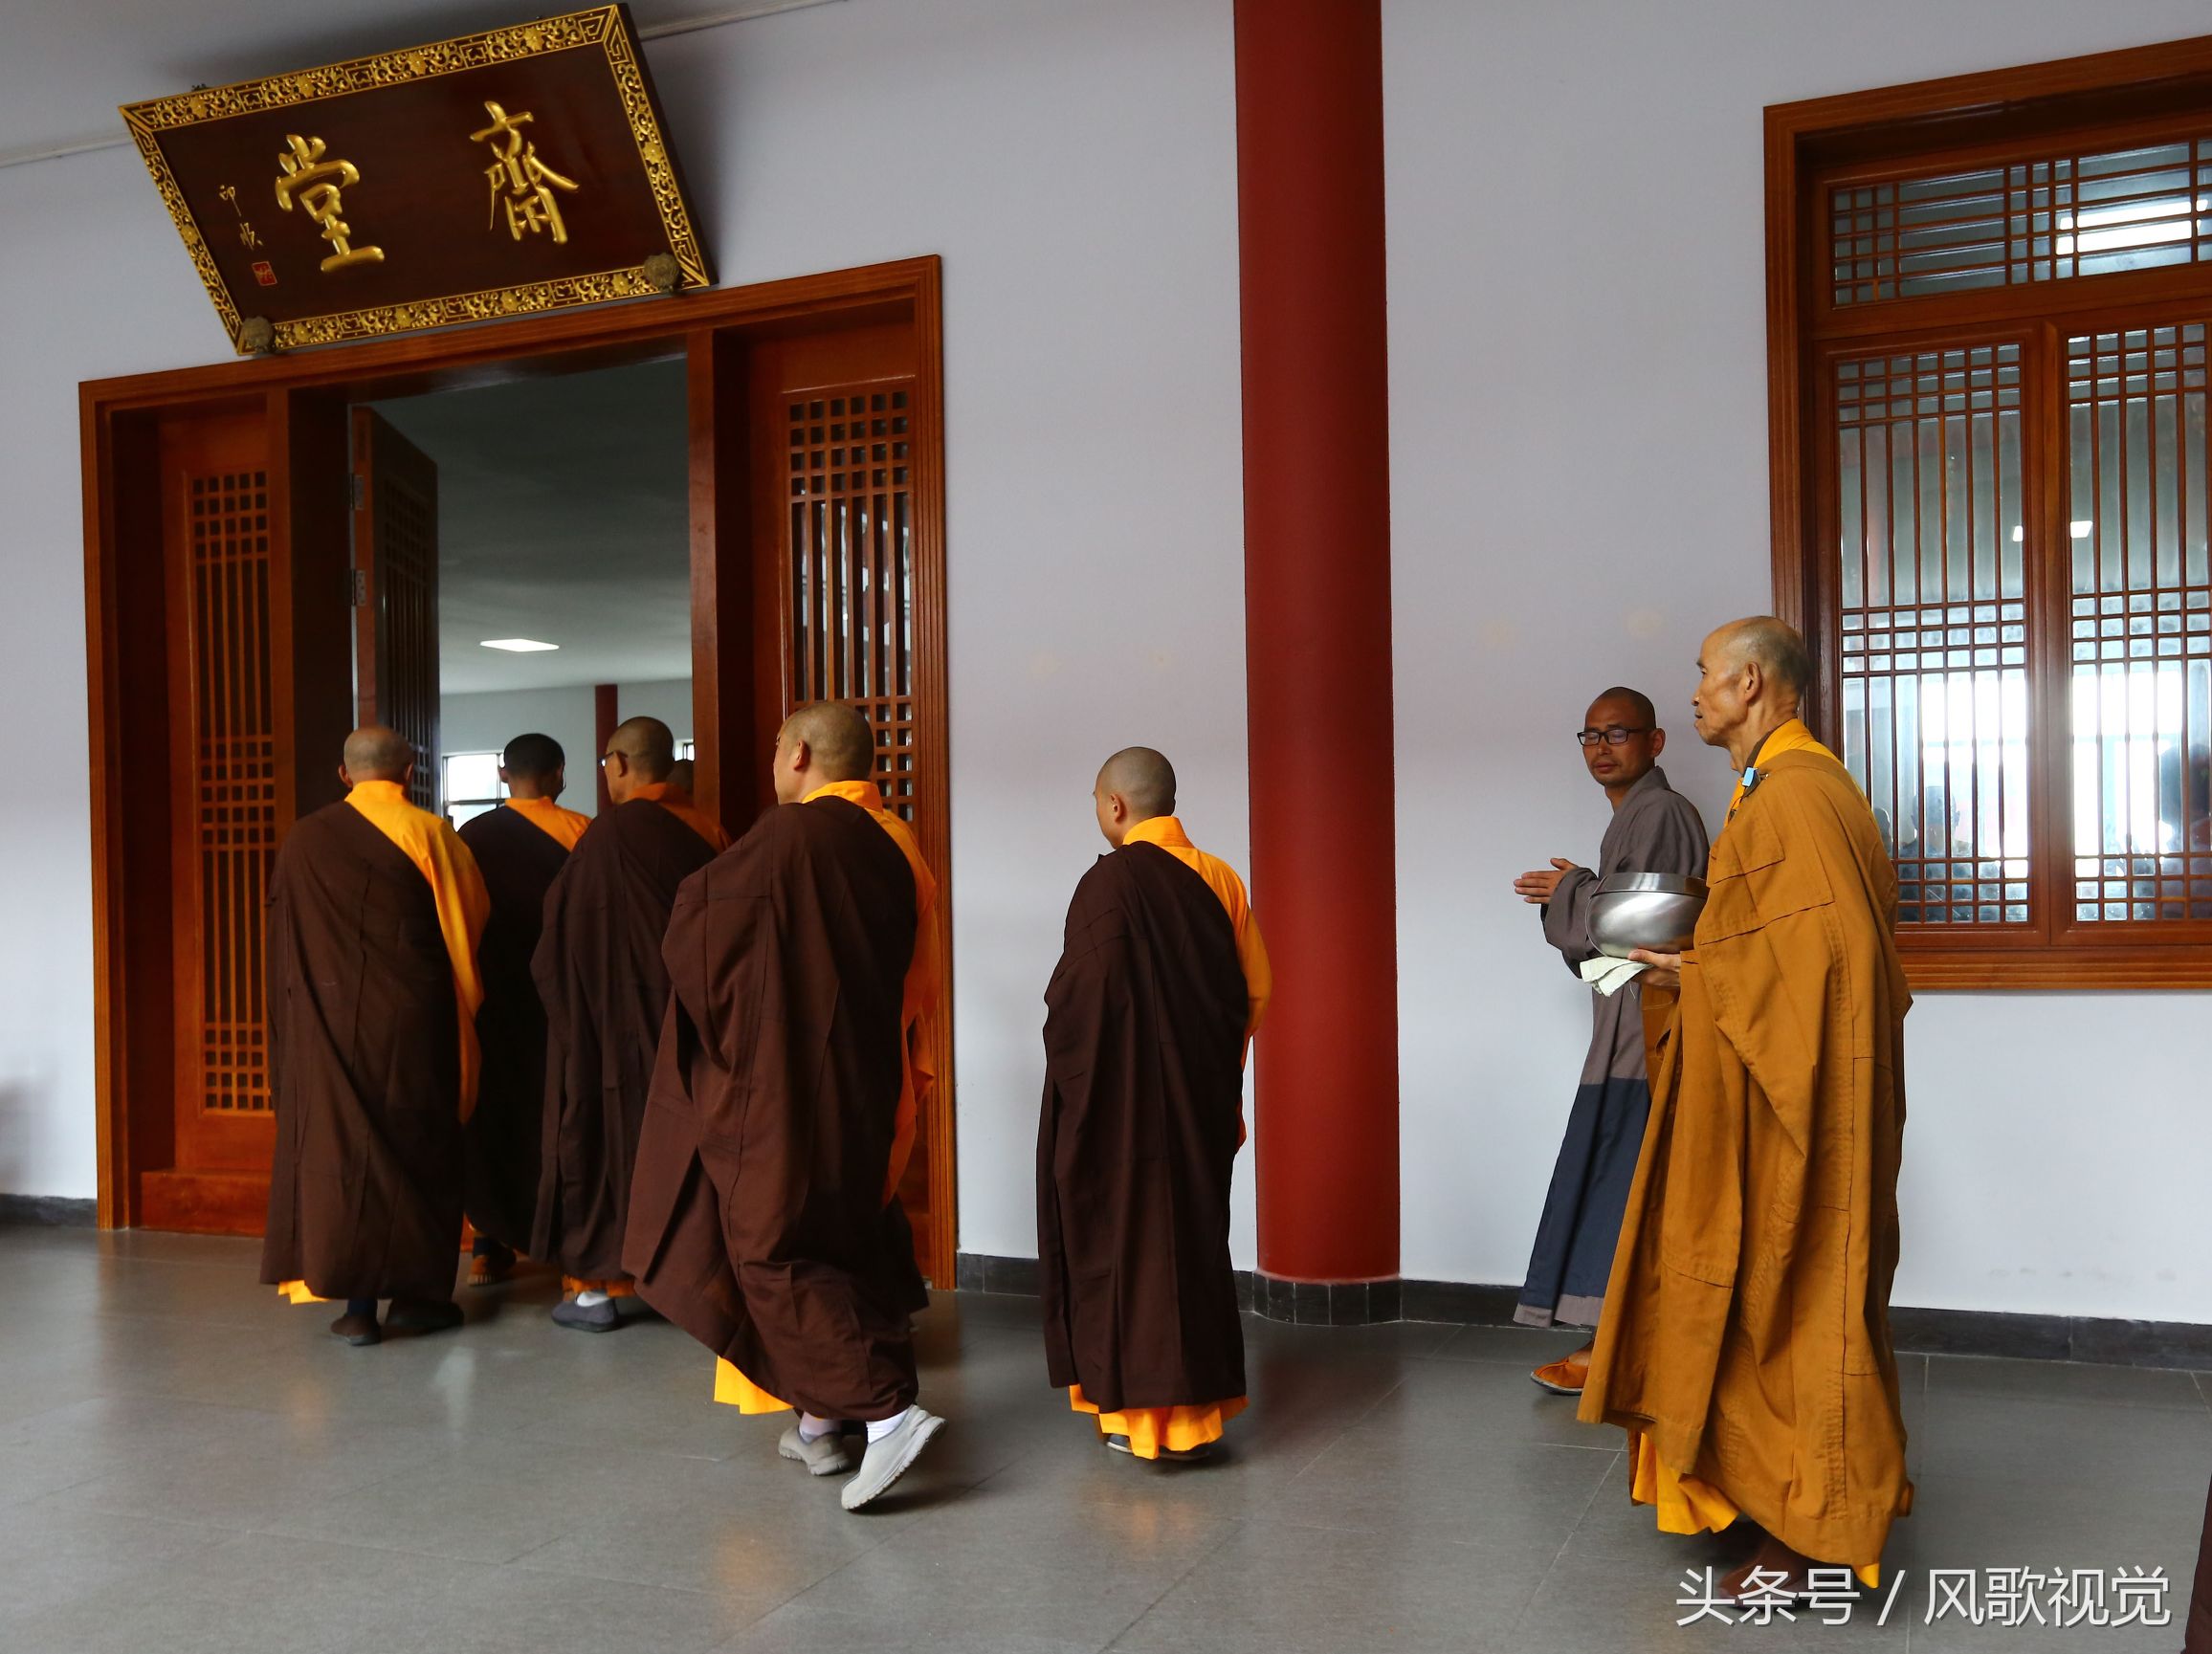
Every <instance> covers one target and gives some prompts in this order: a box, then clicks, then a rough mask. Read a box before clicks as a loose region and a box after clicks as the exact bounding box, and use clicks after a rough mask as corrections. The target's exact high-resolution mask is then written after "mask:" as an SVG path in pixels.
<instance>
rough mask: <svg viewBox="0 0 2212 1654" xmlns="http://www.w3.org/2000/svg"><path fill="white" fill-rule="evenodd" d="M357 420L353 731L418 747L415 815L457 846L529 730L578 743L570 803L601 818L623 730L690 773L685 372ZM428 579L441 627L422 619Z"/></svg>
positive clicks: (646, 366)
mask: <svg viewBox="0 0 2212 1654" xmlns="http://www.w3.org/2000/svg"><path fill="white" fill-rule="evenodd" d="M355 419H356V422H357V423H356V437H355V445H354V455H355V468H356V474H358V475H360V476H361V477H362V478H363V481H362V483H361V484H360V486H359V487H358V488H357V490H356V513H355V529H354V560H355V566H356V568H360V569H365V573H366V576H367V582H366V584H367V585H368V587H369V589H368V590H367V591H366V592H365V594H364V595H365V599H366V601H365V602H364V604H363V605H362V606H361V607H360V609H359V614H360V617H361V620H360V625H359V626H358V627H357V629H356V640H355V646H354V650H355V695H356V702H357V707H358V714H357V716H358V717H359V718H360V719H361V720H362V721H364V722H366V721H369V720H371V719H378V720H382V721H386V722H392V723H395V724H396V725H397V726H398V727H401V728H403V729H404V730H405V732H406V733H407V734H408V735H409V737H410V738H411V739H414V740H415V742H416V744H417V746H418V747H420V748H421V749H423V757H422V760H421V761H420V762H419V763H418V775H419V776H420V778H421V781H422V783H423V784H422V785H421V787H420V789H419V791H418V796H417V798H416V802H417V803H418V804H420V805H423V807H425V808H427V809H431V810H435V811H438V812H440V813H442V814H443V815H445V816H446V818H447V819H448V820H450V821H451V822H452V823H453V825H454V826H455V827H458V826H460V825H461V824H462V823H463V822H465V821H467V820H468V819H469V818H470V817H471V816H474V815H476V814H479V813H481V812H482V811H484V810H487V809H496V808H497V807H498V805H499V803H500V802H501V800H502V799H503V798H504V797H505V792H504V789H503V788H502V786H501V785H500V783H499V754H500V752H501V751H502V750H503V749H504V748H505V746H506V744H507V742H508V741H510V740H512V739H514V738H515V737H516V736H518V735H522V734H525V733H533V732H534V733H536V734H540V735H548V736H551V737H552V738H553V739H555V740H557V741H559V742H560V743H561V747H562V750H563V752H564V754H565V755H566V756H567V760H568V786H567V790H566V791H565V792H564V794H563V796H562V800H561V802H562V803H563V804H564V805H565V806H566V807H567V808H569V809H573V810H578V811H581V812H582V813H584V814H585V815H596V814H597V813H598V812H599V810H600V809H601V808H602V807H603V805H604V803H605V801H604V799H602V798H601V797H600V796H599V790H600V786H601V784H603V783H600V782H599V781H597V780H596V779H595V777H596V774H597V770H598V764H597V759H598V755H599V753H600V752H601V750H602V749H603V747H604V745H605V741H606V738H607V735H608V731H609V730H610V729H611V728H612V726H613V724H614V723H616V722H619V721H620V720H621V719H623V718H628V717H640V716H649V717H657V718H659V719H660V720H661V721H662V722H663V723H666V724H667V725H668V726H669V729H670V731H671V732H672V733H673V734H674V735H675V741H676V755H677V757H679V758H690V757H692V755H693V753H694V752H695V750H696V748H697V729H696V728H695V727H694V717H693V695H692V597H691V544H690V505H691V498H690V479H689V475H688V451H689V434H688V428H687V422H686V411H685V399H684V364H683V361H682V359H681V358H680V357H676V358H669V359H664V360H661V361H657V362H641V363H635V364H627V365H623V366H617V367H602V368H596V369H591V370H587V371H585V372H581V373H574V374H565V375H563V376H561V377H559V378H553V379H537V380H528V381H517V382H510V383H508V384H504V385H494V386H480V387H476V388H470V389H462V390H448V391H443V392H436V393H432V394H430V395H425V396H413V397H406V398H395V399H391V400H387V401H383V402H378V403H374V404H371V405H367V406H366V407H364V408H357V409H356V411H355ZM395 437H396V438H397V439H398V440H397V441H394V440H393V439H394V438H395ZM395 461H396V463H394V462H395ZM426 496H428V497H429V499H431V501H434V511H431V512H426V511H425V510H424V509H423V502H424V501H425V498H426ZM426 526H427V527H428V528H429V529H430V530H431V532H433V533H434V547H433V548H431V555H430V556H429V557H428V558H427V559H426V557H425V555H424V549H423V547H422V543H421V542H422V538H423V535H424V532H425V528H426ZM364 541H366V542H367V543H368V547H369V549H368V554H367V555H366V556H365V555H364V544H363V542H364ZM426 562H428V563H429V564H430V565H431V572H432V574H433V575H434V591H433V592H432V593H431V597H432V602H431V608H432V609H433V610H434V614H435V625H434V629H427V630H426V629H424V628H423V627H422V626H421V625H420V623H419V622H418V621H416V620H414V619H413V618H412V614H411V612H410V611H412V610H414V609H415V608H416V607H417V606H419V605H420V604H421V603H422V596H421V595H420V593H421V587H422V584H423V577H422V575H421V574H420V573H419V572H418V570H419V569H420V568H422V567H423V566H424V564H425V563H426ZM410 656H411V657H412V658H409V657H410ZM426 669H427V676H426ZM734 826H735V827H738V828H740V829H741V828H742V827H743V826H744V823H743V821H742V820H741V821H739V822H737V823H735V824H734Z"/></svg>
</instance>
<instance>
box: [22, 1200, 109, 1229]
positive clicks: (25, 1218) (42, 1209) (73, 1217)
mask: <svg viewBox="0 0 2212 1654" xmlns="http://www.w3.org/2000/svg"><path fill="white" fill-rule="evenodd" d="M99 1221H100V1202H98V1201H73V1200H70V1199H69V1198H68V1197H66V1196H63V1195H0V1224H56V1225H59V1226H62V1227H66V1228H73V1229H89V1228H91V1227H92V1225H93V1224H96V1223H98V1222H99Z"/></svg>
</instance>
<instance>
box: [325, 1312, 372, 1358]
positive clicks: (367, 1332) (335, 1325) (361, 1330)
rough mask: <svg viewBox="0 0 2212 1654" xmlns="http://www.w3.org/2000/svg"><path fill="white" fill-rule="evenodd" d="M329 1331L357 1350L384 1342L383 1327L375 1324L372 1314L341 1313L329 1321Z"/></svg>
mask: <svg viewBox="0 0 2212 1654" xmlns="http://www.w3.org/2000/svg"><path fill="white" fill-rule="evenodd" d="M330 1331H331V1334H332V1335H333V1336H335V1337H340V1338H343V1339H344V1340H345V1341H346V1342H347V1343H349V1344H351V1345H352V1346H353V1347H354V1348H355V1349H357V1350H358V1349H361V1348H362V1347H363V1346H365V1345H367V1344H381V1343H383V1342H384V1329H383V1328H381V1327H379V1326H378V1325H377V1324H376V1317H375V1316H374V1315H341V1316H339V1317H338V1319H337V1320H335V1321H333V1322H331V1323H330Z"/></svg>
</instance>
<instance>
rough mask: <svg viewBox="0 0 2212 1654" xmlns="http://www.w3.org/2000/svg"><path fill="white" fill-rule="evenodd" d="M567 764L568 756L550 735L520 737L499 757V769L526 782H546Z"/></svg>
mask: <svg viewBox="0 0 2212 1654" xmlns="http://www.w3.org/2000/svg"><path fill="white" fill-rule="evenodd" d="M567 762H568V755H567V754H566V753H564V752H563V751H562V750H561V743H560V742H559V741H557V740H555V739H553V738H552V737H551V736H549V735H519V736H517V737H516V738H515V739H513V740H511V741H509V742H508V743H507V750H506V751H504V752H502V753H501V754H500V755H499V767H500V768H501V769H503V770H505V771H507V773H508V774H509V775H510V776H520V777H521V778H522V779H523V780H525V781H544V780H546V779H547V778H548V777H549V776H551V775H552V773H553V772H554V771H555V770H557V769H561V768H563V767H564V766H565V765H566V763H567Z"/></svg>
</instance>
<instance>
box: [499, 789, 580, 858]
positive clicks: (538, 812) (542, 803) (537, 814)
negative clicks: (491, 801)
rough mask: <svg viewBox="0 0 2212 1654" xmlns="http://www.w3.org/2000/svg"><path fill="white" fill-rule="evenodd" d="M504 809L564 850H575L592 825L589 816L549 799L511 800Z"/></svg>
mask: <svg viewBox="0 0 2212 1654" xmlns="http://www.w3.org/2000/svg"><path fill="white" fill-rule="evenodd" d="M504 807H506V808H508V809H511V810H513V811H514V812H515V813H516V814H517V815H519V816H520V817H521V818H522V819H523V820H524V821H526V822H528V823H529V824H530V825H531V826H532V827H537V828H538V829H539V830H540V831H542V832H544V833H546V834H547V835H549V836H550V837H551V838H552V839H553V840H554V841H555V842H556V843H558V844H559V845H560V846H561V848H562V849H564V850H572V849H575V848H576V841H577V840H578V839H580V838H582V837H583V836H584V829H585V828H586V827H589V826H590V825H591V818H590V817H589V816H587V815H585V814H583V813H582V812H581V811H578V810H572V809H563V808H562V807H561V806H560V805H557V804H555V803H554V802H553V801H552V800H551V799H549V798H511V799H509V800H508V801H507V803H506V805H505V806H504Z"/></svg>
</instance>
